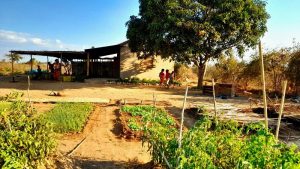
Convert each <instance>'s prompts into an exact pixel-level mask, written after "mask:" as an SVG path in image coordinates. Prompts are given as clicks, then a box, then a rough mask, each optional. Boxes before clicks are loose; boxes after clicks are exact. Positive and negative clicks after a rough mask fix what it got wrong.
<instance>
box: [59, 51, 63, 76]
mask: <svg viewBox="0 0 300 169" xmlns="http://www.w3.org/2000/svg"><path fill="white" fill-rule="evenodd" d="M62 55H63V54H62V53H60V65H59V69H60V78H61V81H63V77H62Z"/></svg>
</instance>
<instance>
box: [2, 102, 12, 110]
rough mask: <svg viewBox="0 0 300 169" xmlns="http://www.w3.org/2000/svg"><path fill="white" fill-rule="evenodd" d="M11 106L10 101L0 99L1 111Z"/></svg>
mask: <svg viewBox="0 0 300 169" xmlns="http://www.w3.org/2000/svg"><path fill="white" fill-rule="evenodd" d="M9 107H10V103H9V102H5V101H0V112H3V111H4V110H6V109H8V108H9Z"/></svg>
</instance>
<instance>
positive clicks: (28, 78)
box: [27, 75, 32, 111]
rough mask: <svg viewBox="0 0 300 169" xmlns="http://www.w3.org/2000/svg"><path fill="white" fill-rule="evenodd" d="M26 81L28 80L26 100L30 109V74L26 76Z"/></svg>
mask: <svg viewBox="0 0 300 169" xmlns="http://www.w3.org/2000/svg"><path fill="white" fill-rule="evenodd" d="M27 82H28V87H27V95H28V101H29V106H30V110H31V111H32V105H31V99H30V95H29V90H30V76H29V75H28V76H27Z"/></svg>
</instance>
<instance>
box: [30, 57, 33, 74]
mask: <svg viewBox="0 0 300 169" xmlns="http://www.w3.org/2000/svg"><path fill="white" fill-rule="evenodd" d="M32 67H33V60H32V55H30V72H32Z"/></svg>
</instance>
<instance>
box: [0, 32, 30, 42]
mask: <svg viewBox="0 0 300 169" xmlns="http://www.w3.org/2000/svg"><path fill="white" fill-rule="evenodd" d="M0 40H2V41H8V42H12V43H26V42H28V40H27V38H26V34H24V33H17V32H13V31H6V30H1V29H0Z"/></svg>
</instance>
